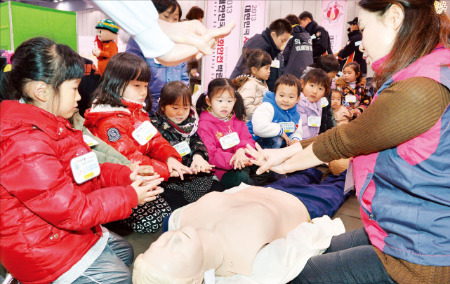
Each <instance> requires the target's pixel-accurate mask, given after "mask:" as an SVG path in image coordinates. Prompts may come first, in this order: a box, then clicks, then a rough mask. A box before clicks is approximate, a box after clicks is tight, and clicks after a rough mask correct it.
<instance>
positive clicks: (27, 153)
mask: <svg viewBox="0 0 450 284" xmlns="http://www.w3.org/2000/svg"><path fill="white" fill-rule="evenodd" d="M0 123H1V132H0V134H1V135H0V152H1V161H0V170H1V179H0V212H1V214H0V259H1V263H2V264H3V265H4V266H5V267H6V269H7V270H8V271H9V272H10V273H11V274H12V275H13V276H14V277H15V278H17V279H18V280H19V281H21V282H22V283H49V282H52V281H54V280H56V279H57V278H58V277H59V276H61V275H62V274H63V273H64V272H66V271H67V270H69V269H70V268H71V267H72V266H73V265H74V264H75V263H77V262H78V261H79V260H80V259H81V258H82V257H83V255H84V254H85V253H86V252H87V251H88V250H89V249H90V248H91V247H92V246H93V245H94V244H95V243H96V242H97V240H98V239H99V238H100V236H101V235H102V231H101V228H100V226H99V224H104V223H108V222H111V221H115V220H120V219H124V218H127V217H128V216H129V215H130V214H131V209H132V208H134V207H136V206H137V204H138V199H137V195H136V192H135V190H134V189H133V188H132V187H131V186H130V184H131V180H130V173H131V170H130V169H129V168H128V167H125V166H121V165H115V164H108V163H105V164H103V165H101V174H100V176H98V177H96V178H93V179H91V180H89V181H86V182H84V183H83V184H80V185H78V184H76V183H75V180H74V178H73V175H72V170H71V168H70V161H71V159H73V158H75V157H77V156H80V155H83V154H86V153H88V152H90V151H91V149H90V148H89V146H88V145H87V144H86V143H84V141H83V135H82V133H81V131H78V130H74V129H73V128H72V127H71V125H70V124H69V122H68V121H67V120H65V119H63V118H58V117H56V116H54V115H53V114H51V113H49V112H46V111H44V110H43V109H40V108H38V107H35V106H32V105H28V104H21V103H19V102H16V101H3V102H2V103H1V104H0Z"/></svg>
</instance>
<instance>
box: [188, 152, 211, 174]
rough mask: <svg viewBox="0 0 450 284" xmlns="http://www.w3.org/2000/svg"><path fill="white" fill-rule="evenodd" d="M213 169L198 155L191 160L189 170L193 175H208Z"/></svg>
mask: <svg viewBox="0 0 450 284" xmlns="http://www.w3.org/2000/svg"><path fill="white" fill-rule="evenodd" d="M213 168H214V166H213V165H210V164H209V163H208V162H207V161H205V159H203V157H202V156H201V155H199V154H195V155H194V157H193V158H192V164H191V169H192V171H193V172H194V173H195V174H198V173H209V172H210V171H211V170H212V169H213Z"/></svg>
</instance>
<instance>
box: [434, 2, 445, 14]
mask: <svg viewBox="0 0 450 284" xmlns="http://www.w3.org/2000/svg"><path fill="white" fill-rule="evenodd" d="M434 9H435V10H436V13H437V14H438V15H440V14H442V12H444V11H446V10H447V2H446V1H442V2H441V1H438V0H436V1H434Z"/></svg>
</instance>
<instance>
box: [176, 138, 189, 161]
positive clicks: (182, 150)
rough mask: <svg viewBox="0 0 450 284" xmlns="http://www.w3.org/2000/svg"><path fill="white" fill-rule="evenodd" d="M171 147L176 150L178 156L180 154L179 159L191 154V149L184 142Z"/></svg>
mask: <svg viewBox="0 0 450 284" xmlns="http://www.w3.org/2000/svg"><path fill="white" fill-rule="evenodd" d="M173 147H174V148H175V150H177V152H178V154H180V156H181V157H184V156H186V155H187V154H189V153H190V152H191V148H190V147H189V144H188V143H187V142H186V141H183V142H180V143H178V144H175V145H173Z"/></svg>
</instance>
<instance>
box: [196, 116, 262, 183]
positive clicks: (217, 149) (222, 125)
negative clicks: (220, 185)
mask: <svg viewBox="0 0 450 284" xmlns="http://www.w3.org/2000/svg"><path fill="white" fill-rule="evenodd" d="M231 132H237V134H238V135H239V140H240V142H239V144H238V145H236V146H234V147H232V148H229V149H226V150H224V149H222V146H221V145H220V141H219V139H220V138H221V137H222V136H225V135H227V134H229V133H231ZM197 133H198V135H200V138H201V139H202V141H203V143H204V144H205V146H206V149H208V155H209V163H210V164H211V165H215V166H216V168H215V174H216V176H217V177H218V178H219V179H221V178H222V176H223V174H224V173H225V172H227V171H229V170H231V169H232V168H233V166H232V165H230V160H231V157H233V155H234V154H235V153H236V151H237V150H238V149H240V148H245V147H246V145H247V144H249V145H250V146H252V147H254V146H255V141H254V140H253V139H252V136H251V135H250V132H249V131H248V128H247V125H245V122H244V121H242V120H239V119H237V118H236V116H234V115H233V117H232V118H231V119H230V121H228V122H224V121H222V120H220V119H218V118H216V117H214V116H213V115H212V114H210V113H209V112H207V111H203V112H202V113H201V115H200V121H199V123H198V131H197Z"/></svg>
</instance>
